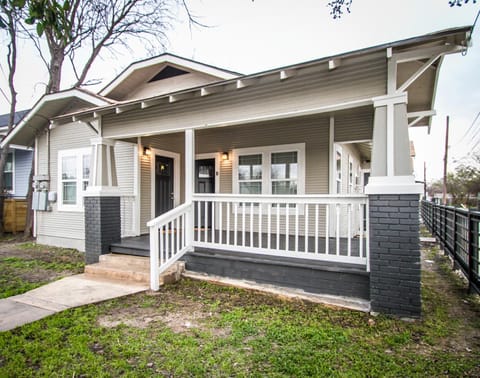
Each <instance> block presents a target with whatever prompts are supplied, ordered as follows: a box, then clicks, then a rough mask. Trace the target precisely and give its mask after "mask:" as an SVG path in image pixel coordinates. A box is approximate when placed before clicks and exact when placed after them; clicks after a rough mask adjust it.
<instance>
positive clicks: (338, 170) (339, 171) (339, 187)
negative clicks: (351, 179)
mask: <svg viewBox="0 0 480 378" xmlns="http://www.w3.org/2000/svg"><path fill="white" fill-rule="evenodd" d="M335 161H336V165H335V172H336V173H335V180H336V190H337V194H341V193H342V150H341V149H337V150H336V151H335Z"/></svg>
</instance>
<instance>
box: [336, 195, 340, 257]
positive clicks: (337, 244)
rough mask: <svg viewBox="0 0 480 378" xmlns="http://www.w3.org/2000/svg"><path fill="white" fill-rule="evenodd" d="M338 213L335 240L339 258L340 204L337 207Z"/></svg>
mask: <svg viewBox="0 0 480 378" xmlns="http://www.w3.org/2000/svg"><path fill="white" fill-rule="evenodd" d="M336 212H337V219H336V221H337V229H336V230H335V239H336V251H335V254H336V255H337V256H338V255H339V254H340V204H338V203H337V205H336Z"/></svg>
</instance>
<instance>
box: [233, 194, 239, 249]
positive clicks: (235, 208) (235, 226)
mask: <svg viewBox="0 0 480 378" xmlns="http://www.w3.org/2000/svg"><path fill="white" fill-rule="evenodd" d="M233 211H234V213H233V245H235V246H237V245H238V235H237V234H238V202H235V203H234V204H233Z"/></svg>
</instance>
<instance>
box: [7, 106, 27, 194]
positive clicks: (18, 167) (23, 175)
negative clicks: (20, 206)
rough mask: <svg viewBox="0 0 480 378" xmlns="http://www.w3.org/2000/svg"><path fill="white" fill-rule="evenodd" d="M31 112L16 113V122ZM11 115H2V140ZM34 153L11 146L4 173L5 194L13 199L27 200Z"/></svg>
mask: <svg viewBox="0 0 480 378" xmlns="http://www.w3.org/2000/svg"><path fill="white" fill-rule="evenodd" d="M28 112H29V110H21V111H18V112H16V113H15V118H14V122H15V123H18V122H19V121H20V119H21V118H22V117H23V116H24V115H25V114H27V113H28ZM9 118H10V114H2V115H0V138H4V137H5V135H6V134H7V131H8V122H9ZM32 157H33V151H32V149H31V148H27V147H24V146H18V145H11V146H10V149H9V153H8V157H7V163H6V164H5V169H4V172H3V178H4V182H5V192H6V193H5V194H6V195H7V196H8V197H13V198H25V197H26V195H27V192H28V185H29V184H28V178H29V175H30V169H31V167H32Z"/></svg>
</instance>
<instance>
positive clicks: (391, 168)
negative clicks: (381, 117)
mask: <svg viewBox="0 0 480 378" xmlns="http://www.w3.org/2000/svg"><path fill="white" fill-rule="evenodd" d="M394 122H395V108H394V105H393V104H391V103H389V104H387V176H394V175H395V127H394V126H395V125H394Z"/></svg>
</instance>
